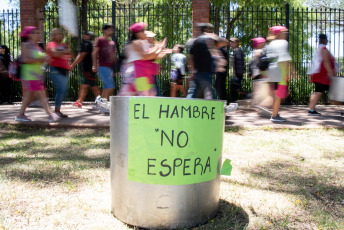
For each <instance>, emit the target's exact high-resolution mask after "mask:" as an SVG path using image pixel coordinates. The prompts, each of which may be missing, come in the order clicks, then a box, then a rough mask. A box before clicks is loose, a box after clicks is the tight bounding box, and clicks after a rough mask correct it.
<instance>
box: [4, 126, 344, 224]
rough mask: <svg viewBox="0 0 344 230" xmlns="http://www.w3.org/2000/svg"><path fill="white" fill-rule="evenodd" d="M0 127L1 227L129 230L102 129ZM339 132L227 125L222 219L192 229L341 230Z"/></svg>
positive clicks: (343, 186) (343, 185) (343, 167)
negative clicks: (228, 164)
mask: <svg viewBox="0 0 344 230" xmlns="http://www.w3.org/2000/svg"><path fill="white" fill-rule="evenodd" d="M0 128H1V129H0V138H1V142H0V165H1V167H0V188H1V189H0V207H1V208H0V229H2V228H3V229H20V228H24V229H56V228H58V229H133V228H132V227H130V226H127V225H125V224H123V223H122V222H120V221H119V220H117V219H116V218H114V217H113V215H112V214H111V212H110V204H111V199H110V193H111V191H110V143H109V139H110V133H109V132H108V131H106V130H95V129H84V130H82V129H75V130H64V129H60V130H56V129H30V128H26V127H21V126H10V125H6V126H4V125H2V126H1V127H0ZM343 134H344V132H343V130H336V129H328V130H325V129H313V130H272V129H266V128H262V129H254V130H250V129H239V128H232V129H228V130H227V132H226V133H225V135H224V146H223V157H224V158H229V159H231V160H232V164H233V171H232V175H231V176H230V177H228V176H223V177H222V184H221V194H220V197H221V201H220V210H219V213H218V215H217V216H216V217H215V218H214V219H212V220H210V221H209V222H208V223H207V224H205V225H203V226H199V227H196V228H193V229H209V230H210V229H219V230H223V229H344V221H343V219H344V204H343V202H344V178H343V175H344V149H343V146H344V139H343Z"/></svg>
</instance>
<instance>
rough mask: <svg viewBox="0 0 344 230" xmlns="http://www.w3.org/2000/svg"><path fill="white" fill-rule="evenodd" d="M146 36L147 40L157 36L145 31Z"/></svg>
mask: <svg viewBox="0 0 344 230" xmlns="http://www.w3.org/2000/svg"><path fill="white" fill-rule="evenodd" d="M145 34H146V37H147V38H154V37H155V36H156V34H155V33H154V32H152V31H148V30H146V31H145Z"/></svg>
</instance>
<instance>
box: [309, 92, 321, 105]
mask: <svg viewBox="0 0 344 230" xmlns="http://www.w3.org/2000/svg"><path fill="white" fill-rule="evenodd" d="M321 96H322V93H321V92H315V93H314V94H312V96H311V99H310V101H309V109H315V106H316V105H317V103H318V101H319V100H320V98H321Z"/></svg>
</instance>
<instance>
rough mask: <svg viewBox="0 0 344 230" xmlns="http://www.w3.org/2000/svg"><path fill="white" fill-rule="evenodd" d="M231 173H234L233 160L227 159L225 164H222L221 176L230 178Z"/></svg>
mask: <svg viewBox="0 0 344 230" xmlns="http://www.w3.org/2000/svg"><path fill="white" fill-rule="evenodd" d="M231 173H232V164H231V160H228V159H226V160H225V162H223V164H222V168H221V175H224V176H230V175H231Z"/></svg>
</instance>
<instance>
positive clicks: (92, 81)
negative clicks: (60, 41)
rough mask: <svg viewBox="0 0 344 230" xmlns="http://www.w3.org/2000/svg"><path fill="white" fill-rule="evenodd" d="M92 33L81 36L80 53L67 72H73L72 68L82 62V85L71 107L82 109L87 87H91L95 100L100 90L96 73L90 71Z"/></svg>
mask: <svg viewBox="0 0 344 230" xmlns="http://www.w3.org/2000/svg"><path fill="white" fill-rule="evenodd" d="M93 39H94V33H93V32H91V31H88V32H86V33H85V34H84V35H83V36H82V43H81V46H80V53H79V54H78V56H77V57H76V59H75V61H74V62H73V64H72V65H71V66H70V68H69V70H70V71H73V69H74V67H75V66H76V65H78V64H79V63H80V62H82V71H83V76H82V79H81V81H82V83H81V85H80V89H79V98H78V100H77V101H76V102H74V103H73V106H75V107H78V108H82V103H83V102H84V99H85V97H86V95H87V90H88V87H91V90H92V92H93V95H94V97H95V98H97V97H98V96H99V95H100V90H99V87H98V85H97V78H96V73H95V72H93V71H92V49H93Z"/></svg>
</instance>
